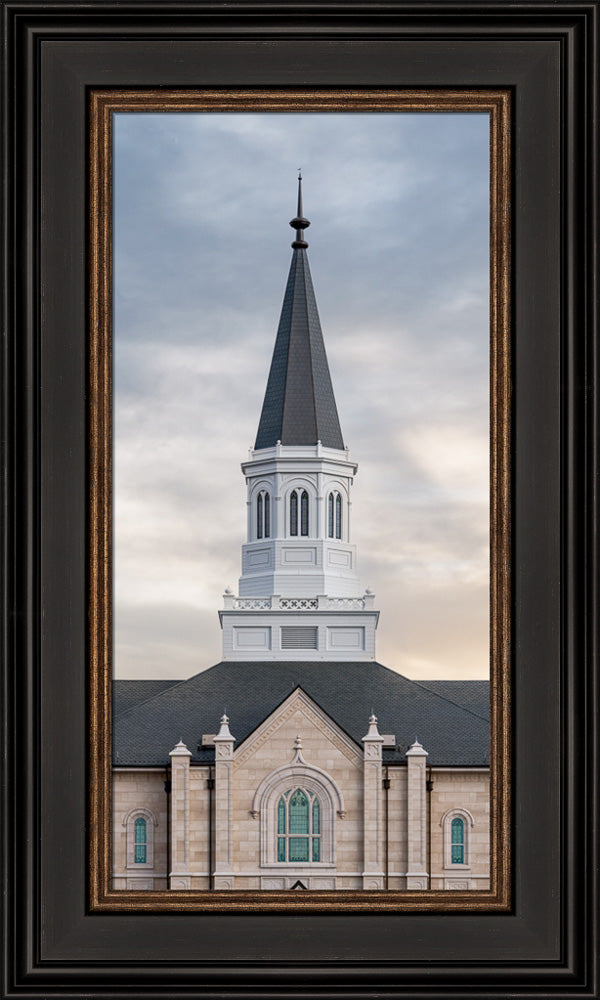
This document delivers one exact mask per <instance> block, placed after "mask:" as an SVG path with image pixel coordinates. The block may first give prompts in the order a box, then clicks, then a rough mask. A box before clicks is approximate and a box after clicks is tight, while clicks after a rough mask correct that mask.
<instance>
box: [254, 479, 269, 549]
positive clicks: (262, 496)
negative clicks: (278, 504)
mask: <svg viewBox="0 0 600 1000" xmlns="http://www.w3.org/2000/svg"><path fill="white" fill-rule="evenodd" d="M256 537H257V538H270V537H271V496H270V494H269V493H267V491H266V490H261V491H260V493H259V494H258V496H257V498H256Z"/></svg>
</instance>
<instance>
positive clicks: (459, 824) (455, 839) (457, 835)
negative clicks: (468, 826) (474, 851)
mask: <svg viewBox="0 0 600 1000" xmlns="http://www.w3.org/2000/svg"><path fill="white" fill-rule="evenodd" d="M450 830H451V849H452V853H451V861H452V864H453V865H463V864H464V862H465V824H464V822H463V820H462V819H460V817H459V816H455V817H454V819H453V820H452V825H451V828H450Z"/></svg>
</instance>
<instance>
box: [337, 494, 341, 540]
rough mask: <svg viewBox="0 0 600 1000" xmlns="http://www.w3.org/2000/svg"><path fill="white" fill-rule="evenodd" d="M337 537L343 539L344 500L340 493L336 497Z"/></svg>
mask: <svg viewBox="0 0 600 1000" xmlns="http://www.w3.org/2000/svg"><path fill="white" fill-rule="evenodd" d="M335 537H336V538H341V537H342V498H341V496H340V495H339V493H336V495H335Z"/></svg>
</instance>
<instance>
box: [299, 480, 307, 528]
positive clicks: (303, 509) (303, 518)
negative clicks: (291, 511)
mask: <svg viewBox="0 0 600 1000" xmlns="http://www.w3.org/2000/svg"><path fill="white" fill-rule="evenodd" d="M300 534H301V535H308V493H307V492H306V490H302V496H301V497H300Z"/></svg>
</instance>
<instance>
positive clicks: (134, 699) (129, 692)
mask: <svg viewBox="0 0 600 1000" xmlns="http://www.w3.org/2000/svg"><path fill="white" fill-rule="evenodd" d="M177 683H178V682H177V681H176V680H162V681H130V680H122V681H121V680H119V681H113V687H112V696H113V715H115V716H116V715H119V714H120V713H121V712H127V711H129V709H130V708H133V706H134V705H139V703H140V702H142V701H146V700H147V699H148V698H153V697H154V695H155V694H160V692H161V691H164V690H165V688H168V687H171V686H172V685H173V684H177Z"/></svg>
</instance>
